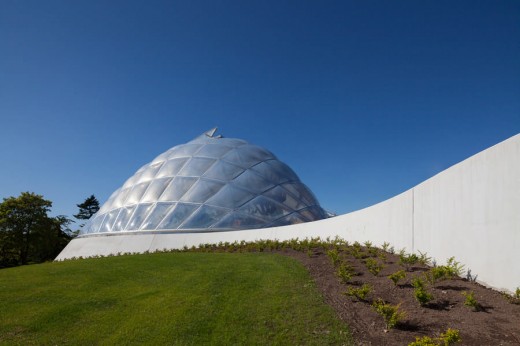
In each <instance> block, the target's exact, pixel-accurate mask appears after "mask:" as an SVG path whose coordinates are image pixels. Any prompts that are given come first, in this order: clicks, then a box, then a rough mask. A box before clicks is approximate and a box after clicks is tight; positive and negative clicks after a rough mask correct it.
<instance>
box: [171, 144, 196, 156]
mask: <svg viewBox="0 0 520 346" xmlns="http://www.w3.org/2000/svg"><path fill="white" fill-rule="evenodd" d="M200 147H202V144H183V145H178V146H176V147H174V148H172V149H171V151H170V155H169V157H168V158H174V157H175V158H177V157H189V156H192V155H194V154H195V153H196V152H197V150H199V149H200Z"/></svg>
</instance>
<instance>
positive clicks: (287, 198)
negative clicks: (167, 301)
mask: <svg viewBox="0 0 520 346" xmlns="http://www.w3.org/2000/svg"><path fill="white" fill-rule="evenodd" d="M264 196H266V197H269V198H271V199H272V200H275V201H276V202H278V203H281V204H283V205H286V206H287V207H289V208H291V209H292V210H298V209H302V208H305V207H306V206H307V205H305V204H303V203H301V202H300V201H299V200H298V199H297V198H296V197H294V196H293V195H292V194H290V193H289V192H288V191H287V190H286V189H284V188H283V187H281V186H275V187H274V188H272V189H271V190H269V191H266V192H264Z"/></svg>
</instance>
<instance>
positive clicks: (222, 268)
mask: <svg viewBox="0 0 520 346" xmlns="http://www.w3.org/2000/svg"><path fill="white" fill-rule="evenodd" d="M351 340H352V339H351V336H350V333H349V330H348V327H347V326H346V325H345V324H343V323H342V322H341V321H339V320H338V319H337V318H336V317H335V315H334V312H333V311H332V309H331V308H330V307H329V306H327V305H325V303H324V302H323V299H322V297H321V296H320V295H319V293H318V292H317V290H316V288H315V285H314V284H313V282H312V280H311V278H310V276H309V274H308V273H307V271H306V270H305V268H303V266H302V265H301V264H299V263H298V262H296V261H295V260H293V259H291V258H288V257H284V256H279V255H273V254H255V253H248V254H238V253H237V254H226V253H209V254H208V253H165V254H150V255H133V256H120V257H110V258H100V259H86V260H78V261H66V262H60V263H46V264H39V265H29V266H24V267H18V268H11V269H3V270H0V344H20V345H27V344H38V345H42V344H49V345H50V344H52V345H60V344H68V345H93V344H103V345H105V344H118V345H119V344H153V345H158V344H178V345H201V344H221V345H229V344H247V345H251V344H253V345H254V344H290V345H298V344H299V345H301V344H305V345H308V344H316V345H323V344H339V345H341V344H352V341H351Z"/></svg>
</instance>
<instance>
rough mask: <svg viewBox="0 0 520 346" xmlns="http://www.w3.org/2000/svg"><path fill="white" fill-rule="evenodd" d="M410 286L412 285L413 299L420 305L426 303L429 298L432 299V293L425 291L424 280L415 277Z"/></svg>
mask: <svg viewBox="0 0 520 346" xmlns="http://www.w3.org/2000/svg"><path fill="white" fill-rule="evenodd" d="M412 286H413V287H414V290H413V294H414V296H415V299H417V301H418V302H419V304H420V305H421V306H425V305H426V304H428V303H429V302H430V301H431V300H433V295H431V294H430V293H428V291H426V288H425V285H424V282H423V281H422V280H421V279H419V278H415V279H413V280H412Z"/></svg>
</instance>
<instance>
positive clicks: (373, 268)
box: [365, 258, 383, 276]
mask: <svg viewBox="0 0 520 346" xmlns="http://www.w3.org/2000/svg"><path fill="white" fill-rule="evenodd" d="M365 265H366V267H367V269H368V271H369V272H371V273H372V274H373V275H374V276H377V274H379V272H380V271H381V270H382V269H383V264H381V263H379V262H378V261H377V260H375V259H373V258H367V259H366V260H365Z"/></svg>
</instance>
